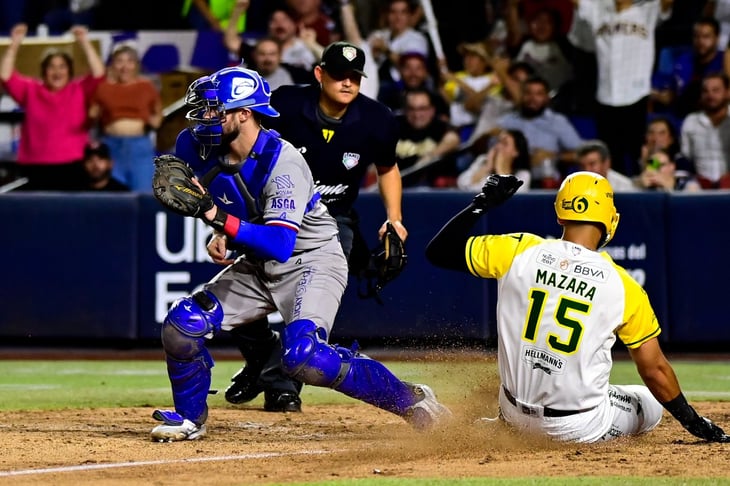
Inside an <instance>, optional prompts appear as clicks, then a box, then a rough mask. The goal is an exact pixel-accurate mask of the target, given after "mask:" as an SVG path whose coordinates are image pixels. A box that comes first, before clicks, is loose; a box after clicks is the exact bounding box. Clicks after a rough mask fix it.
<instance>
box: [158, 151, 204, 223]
mask: <svg viewBox="0 0 730 486" xmlns="http://www.w3.org/2000/svg"><path fill="white" fill-rule="evenodd" d="M194 177H195V174H194V173H193V170H192V169H191V168H190V167H189V166H188V164H186V163H185V161H184V160H182V159H180V158H178V157H175V156H174V155H171V154H165V155H160V156H159V157H155V173H154V175H153V176H152V190H153V192H154V195H155V198H157V200H158V201H160V203H162V205H163V206H165V207H166V208H168V209H170V210H172V211H174V212H176V213H178V214H181V215H183V216H193V217H203V215H204V214H205V212H206V211H208V210H209V209H211V208H212V207H213V200H212V199H211V197H210V194H208V193H207V192H206V191H203V192H201V191H200V189H199V188H198V186H196V185H195V184H194V183H193V178H194Z"/></svg>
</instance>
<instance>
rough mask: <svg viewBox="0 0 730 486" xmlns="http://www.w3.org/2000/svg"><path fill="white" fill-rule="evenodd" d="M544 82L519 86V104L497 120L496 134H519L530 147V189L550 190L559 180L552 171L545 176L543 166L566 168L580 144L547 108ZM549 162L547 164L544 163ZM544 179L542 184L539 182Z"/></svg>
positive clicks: (563, 121) (563, 120)
mask: <svg viewBox="0 0 730 486" xmlns="http://www.w3.org/2000/svg"><path fill="white" fill-rule="evenodd" d="M548 90H549V87H548V84H547V82H546V81H545V80H544V79H542V78H539V77H536V76H533V77H531V78H529V79H527V80H526V81H525V82H524V84H523V89H522V92H523V93H522V100H521V102H520V105H519V107H518V108H516V109H514V110H511V111H510V112H508V113H506V114H504V115H502V116H501V117H499V118H498V119H497V128H495V129H493V131H492V133H497V132H498V131H499V130H502V129H508V130H520V131H521V132H522V133H524V134H525V137H526V138H527V142H528V144H529V146H530V160H531V164H532V168H533V172H534V173H533V177H532V185H533V187H546V188H552V187H553V186H554V185H555V183H556V182H558V181H557V179H559V178H560V177H559V175H558V174H556V173H555V172H554V170H555V169H556V167H552V169H551V170H552V173H545V172H546V171H545V165H553V164H554V165H555V166H557V165H560V164H563V165H564V164H570V163H572V162H574V161H575V150H576V149H577V148H578V146H579V145H580V144H581V143H582V140H581V138H580V135H578V132H577V131H576V130H575V128H574V127H573V125H571V123H570V121H569V120H568V118H567V117H566V116H565V115H562V114H560V113H557V112H554V111H553V110H551V109H550V108H549V107H548V105H549V104H550V96H549V92H548ZM547 161H550V164H548V163H547ZM543 179H546V180H543Z"/></svg>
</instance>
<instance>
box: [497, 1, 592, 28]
mask: <svg viewBox="0 0 730 486" xmlns="http://www.w3.org/2000/svg"><path fill="white" fill-rule="evenodd" d="M589 1H590V0H589ZM511 4H517V5H519V10H518V15H519V16H520V18H523V19H533V18H535V16H536V15H537V14H538V12H540V11H542V10H546V9H549V10H552V11H554V12H555V13H556V14H557V18H558V23H557V24H556V26H557V27H558V32H557V33H558V34H559V35H567V34H568V30H569V29H570V24H571V22H572V21H573V2H572V1H571V0H507V6H508V7H509V6H510V5H511Z"/></svg>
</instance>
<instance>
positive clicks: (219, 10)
mask: <svg viewBox="0 0 730 486" xmlns="http://www.w3.org/2000/svg"><path fill="white" fill-rule="evenodd" d="M244 2H245V3H246V4H249V3H250V0H185V2H184V4H183V10H182V16H183V17H185V18H186V19H187V20H188V23H189V24H190V27H192V28H193V29H195V30H212V31H214V32H223V31H224V30H225V29H226V27H227V26H228V22H229V19H230V18H231V12H232V11H233V9H234V8H235V6H236V4H238V3H244ZM246 8H248V5H246ZM235 29H236V31H237V32H238V33H239V34H240V33H242V32H244V31H245V30H246V13H245V11H244V12H243V15H241V16H239V18H238V19H237V22H236V24H235Z"/></svg>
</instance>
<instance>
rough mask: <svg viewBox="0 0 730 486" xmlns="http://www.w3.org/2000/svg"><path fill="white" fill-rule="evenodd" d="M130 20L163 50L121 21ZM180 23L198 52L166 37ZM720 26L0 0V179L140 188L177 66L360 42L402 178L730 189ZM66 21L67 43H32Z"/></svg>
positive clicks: (677, 15) (416, 9) (40, 186)
mask: <svg viewBox="0 0 730 486" xmlns="http://www.w3.org/2000/svg"><path fill="white" fill-rule="evenodd" d="M139 31H155V32H161V33H160V34H159V35H158V36H157V38H158V39H161V40H160V42H158V45H157V46H154V47H157V49H153V46H148V47H147V48H145V49H144V51H142V50H141V49H140V46H139V44H138V43H135V41H134V36H133V35H124V34H123V33H125V32H127V33H129V32H139ZM183 31H193V32H195V33H196V46H195V50H196V52H200V53H201V54H199V55H198V57H199V58H200V57H202V58H204V60H205V61H204V62H197V63H196V62H189V60H187V59H184V58H182V57H181V56H180V53H179V52H178V51H176V50H175V37H176V35H178V34H177V33H178V32H183ZM99 32H107V33H109V32H111V33H114V34H113V35H111V37H110V38H111V39H112V40H113V42H112V43H111V44H110V45H109V46H108V48H106V49H104V48H100V46H99V45H98V44H96V45H95V44H94V43H93V40H94V38H95V37H94V36H95V34H96V33H99ZM166 33H167V34H166ZM729 34H730V0H674V1H672V0H457V1H453V0H451V1H446V0H430V1H425V0H161V1H158V2H142V1H141V0H126V1H124V2H120V1H112V0H67V1H50V0H0V35H2V36H4V37H3V38H0V56H1V57H0V81H1V82H2V83H1V86H2V90H1V91H0V93H1V94H2V98H1V99H0V111H2V116H3V118H2V121H3V128H6V129H7V130H3V131H2V132H0V142H3V138H5V139H8V138H10V139H12V140H11V142H12V143H10V145H11V146H12V148H11V150H9V151H8V153H6V154H5V155H4V157H3V158H4V159H5V160H4V161H3V162H2V164H3V166H2V171H0V184H4V185H3V186H2V187H5V188H6V191H7V190H11V189H17V190H23V189H32V190H132V191H139V192H149V191H150V188H149V185H150V184H149V180H150V178H151V171H152V157H153V156H154V154H155V153H159V152H164V151H169V150H171V148H172V145H173V143H174V135H173V137H172V138H170V136H168V135H166V133H165V130H170V131H171V132H172V133H173V134H174V133H176V132H177V130H179V129H180V124H179V121H180V118H181V117H182V118H183V119H184V107H182V106H181V103H180V101H181V100H180V98H181V97H182V96H181V95H182V94H184V90H183V92H182V93H180V92H179V88H178V89H177V90H176V91H175V92H174V93H172V92H171V91H169V90H170V89H171V88H170V84H169V83H166V80H169V79H172V78H170V77H169V76H171V75H173V74H174V75H177V76H178V77H177V78H174V79H178V80H179V79H184V80H185V83H184V85H187V83H188V82H189V81H191V80H192V79H195V76H198V75H202V74H207V73H209V72H213V71H215V70H217V69H220V68H222V67H225V66H226V65H236V64H239V63H240V62H242V60H243V62H244V63H245V64H246V65H247V67H249V68H252V69H256V70H257V71H258V72H259V73H261V74H262V76H263V77H264V78H266V79H267V80H268V81H269V83H270V85H271V87H272V89H276V88H277V87H279V86H282V85H286V84H304V83H311V82H314V78H313V76H312V69H313V67H314V66H315V65H316V64H317V63H318V62H319V59H320V56H321V54H322V51H323V49H324V47H326V46H327V45H328V44H329V43H331V42H334V41H338V40H347V41H349V42H352V43H354V44H356V45H358V46H360V47H361V48H362V49H363V50H364V51H365V52H366V55H367V57H368V62H367V64H366V67H365V71H366V72H367V73H368V75H367V78H365V79H363V83H362V91H361V93H362V95H363V96H369V97H371V98H375V99H377V100H379V101H380V102H382V103H384V104H385V105H387V106H388V107H390V109H391V110H393V112H394V113H395V114H396V115H397V116H398V120H399V130H400V132H399V142H398V145H397V149H396V153H395V154H394V157H396V158H397V161H398V164H399V167H400V170H401V173H402V175H403V182H404V186H405V187H411V188H426V189H444V188H453V189H461V190H469V191H474V190H478V189H479V188H480V187H481V184H482V183H483V181H484V179H485V178H486V176H488V175H489V174H492V173H501V174H505V173H513V174H516V175H518V177H520V178H521V179H523V180H525V181H526V184H525V185H524V186H523V188H522V189H520V190H521V191H528V190H534V189H555V188H556V187H557V186H558V185H559V184H560V181H561V180H562V179H563V178H564V177H565V176H567V175H568V174H570V173H571V172H573V171H575V170H590V171H594V172H598V173H601V174H602V175H604V176H606V177H607V178H608V179H609V181H610V182H611V183H612V185H613V187H614V189H615V190H616V191H641V190H662V191H700V190H711V189H715V190H717V189H725V188H730V175H729V173H730V169H729V167H730V166H729V165H728V159H730V119H729V118H728V117H729V113H728V103H729V102H730V99H729V96H730V81H728V79H729V78H728V73H730V53H728V52H727V45H728V36H729ZM56 38H68V39H70V41H69V42H70V44H73V46H72V47H73V48H74V49H78V50H77V51H76V55H71V54H70V53H69V51H68V49H66V50H64V49H60V48H58V49H51V48H49V49H44V50H43V52H42V56H41V57H39V58H34V59H31V60H29V59H27V58H24V57H23V55H22V52H23V51H22V49H23V48H24V46H28V45H31V44H33V43H34V42H38V41H40V40H46V41H48V43H49V44H53V42H52V40H53V39H56ZM203 42H205V44H204V43H203ZM195 55H196V54H194V55H193V57H195ZM23 62H25V63H28V62H31V63H32V64H33V67H34V71H33V72H22V71H23V70H22V69H20V64H21V63H23ZM79 64H83V68H84V69H83V72H76V71H75V69H77V68H78V67H79ZM26 71H27V70H26ZM77 71H78V69H77ZM181 73H182V74H183V75H184V77H183V78H180V77H179V76H180V75H181ZM372 180H374V179H372ZM4 192H5V191H4Z"/></svg>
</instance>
